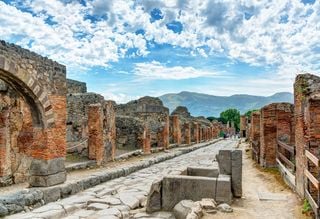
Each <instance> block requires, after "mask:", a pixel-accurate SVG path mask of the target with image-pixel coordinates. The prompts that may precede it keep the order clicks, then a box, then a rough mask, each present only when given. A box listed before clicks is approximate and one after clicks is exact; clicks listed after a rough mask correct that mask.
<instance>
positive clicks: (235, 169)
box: [231, 150, 242, 198]
mask: <svg viewBox="0 0 320 219" xmlns="http://www.w3.org/2000/svg"><path fill="white" fill-rule="evenodd" d="M231 165H232V171H231V172H232V173H231V188H232V194H233V196H234V197H237V198H241V196H242V151H241V150H233V151H232V153H231Z"/></svg>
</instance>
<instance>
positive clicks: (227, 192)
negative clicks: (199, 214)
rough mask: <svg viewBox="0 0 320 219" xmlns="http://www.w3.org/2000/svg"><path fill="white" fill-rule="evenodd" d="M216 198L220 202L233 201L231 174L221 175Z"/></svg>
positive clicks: (218, 180)
mask: <svg viewBox="0 0 320 219" xmlns="http://www.w3.org/2000/svg"><path fill="white" fill-rule="evenodd" d="M215 200H216V201H217V202H219V203H222V202H223V203H228V204H230V203H231V201H232V191H231V179H230V175H223V174H220V175H219V177H218V179H217V190H216V196H215Z"/></svg>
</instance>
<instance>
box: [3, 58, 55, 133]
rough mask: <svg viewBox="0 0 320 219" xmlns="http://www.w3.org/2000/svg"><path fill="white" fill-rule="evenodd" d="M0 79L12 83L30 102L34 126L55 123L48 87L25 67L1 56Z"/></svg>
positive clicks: (45, 125) (48, 125)
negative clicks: (43, 85)
mask: <svg viewBox="0 0 320 219" xmlns="http://www.w3.org/2000/svg"><path fill="white" fill-rule="evenodd" d="M0 79H2V80H3V81H5V82H6V83H7V84H8V85H10V86H11V87H12V88H13V89H14V90H15V91H16V92H17V93H19V94H20V95H21V96H22V97H23V98H24V99H25V101H26V102H27V103H28V105H29V106H30V109H31V113H32V119H33V124H34V126H42V127H50V126H52V125H53V124H54V122H55V121H54V114H53V111H52V104H51V102H50V100H49V98H48V95H47V93H46V89H44V88H43V87H42V85H41V84H40V83H39V82H38V81H37V80H36V79H35V78H33V77H32V76H31V75H30V74H29V73H28V72H27V71H26V70H25V69H21V68H19V65H18V64H17V63H15V62H13V61H10V60H8V59H7V58H5V57H0Z"/></svg>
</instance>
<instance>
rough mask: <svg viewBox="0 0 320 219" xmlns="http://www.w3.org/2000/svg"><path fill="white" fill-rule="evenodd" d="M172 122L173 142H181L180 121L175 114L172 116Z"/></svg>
mask: <svg viewBox="0 0 320 219" xmlns="http://www.w3.org/2000/svg"><path fill="white" fill-rule="evenodd" d="M172 122H173V141H174V143H175V144H178V145H179V144H181V130H180V121H179V117H178V116H177V115H173V116H172Z"/></svg>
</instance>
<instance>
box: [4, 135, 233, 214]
mask: <svg viewBox="0 0 320 219" xmlns="http://www.w3.org/2000/svg"><path fill="white" fill-rule="evenodd" d="M237 143H238V141H235V140H225V141H220V142H218V143H215V144H212V145H210V146H208V147H205V148H201V149H198V150H196V151H193V152H191V153H188V154H185V155H181V156H179V157H176V158H174V159H171V160H168V161H165V162H162V163H159V164H155V165H152V166H151V167H149V168H145V169H142V170H140V171H137V172H135V173H132V174H130V175H128V176H126V177H121V178H118V179H114V180H111V181H108V182H106V183H103V184H100V185H98V186H95V187H93V188H90V189H87V190H85V191H83V192H81V193H78V194H77V195H73V196H70V197H68V198H65V199H62V200H59V201H57V202H53V203H49V204H47V205H44V206H42V207H40V208H37V209H35V210H33V211H32V212H29V213H23V214H16V215H13V216H9V217H7V218H19V219H23V218H32V219H34V218H50V219H51V218H68V219H79V218H90V219H91V218H92V219H95V218H108V219H113V218H115V219H117V218H141V219H142V218H155V219H157V218H158V219H161V218H173V216H172V215H171V213H168V212H160V213H157V214H154V215H146V214H145V213H144V209H143V207H144V205H145V202H146V196H147V194H148V192H149V189H150V186H151V184H152V182H153V181H154V180H155V179H158V178H161V177H163V176H166V175H170V174H172V175H173V174H180V173H181V172H182V171H183V170H184V169H185V168H186V167H187V166H191V165H201V166H208V165H212V161H213V160H214V158H215V154H216V153H217V152H218V151H219V149H222V148H231V147H235V146H236V145H237Z"/></svg>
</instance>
